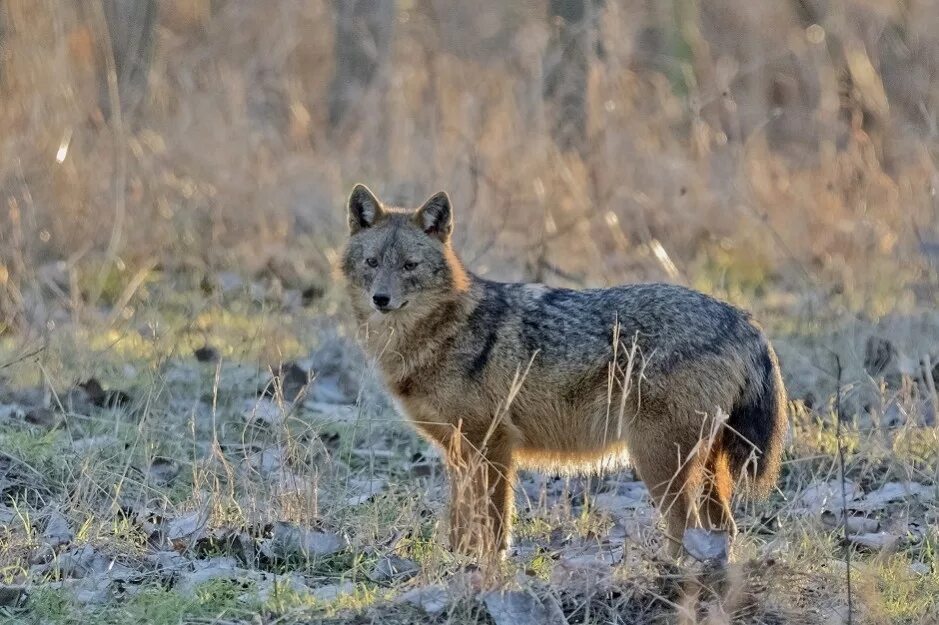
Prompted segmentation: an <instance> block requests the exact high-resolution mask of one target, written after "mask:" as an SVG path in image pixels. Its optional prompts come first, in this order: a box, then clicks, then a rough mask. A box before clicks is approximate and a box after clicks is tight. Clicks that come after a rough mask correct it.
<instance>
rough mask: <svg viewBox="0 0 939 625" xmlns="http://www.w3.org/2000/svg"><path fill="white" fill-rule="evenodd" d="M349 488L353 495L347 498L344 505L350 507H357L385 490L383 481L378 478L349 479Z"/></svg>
mask: <svg viewBox="0 0 939 625" xmlns="http://www.w3.org/2000/svg"><path fill="white" fill-rule="evenodd" d="M349 488H350V489H351V490H352V492H353V493H355V494H354V495H351V496H349V497H348V498H347V499H346V503H347V504H348V505H350V506H357V505H359V504H363V503H365V502H366V501H368V500H370V499H371V498H372V497H374V496H375V495H377V494H378V493H380V492H381V491H382V490H383V489H384V488H385V480H383V479H380V478H372V479H367V480H357V479H351V480H349Z"/></svg>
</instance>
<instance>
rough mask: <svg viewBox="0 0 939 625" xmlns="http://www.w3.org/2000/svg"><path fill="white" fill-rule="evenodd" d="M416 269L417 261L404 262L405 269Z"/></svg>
mask: <svg viewBox="0 0 939 625" xmlns="http://www.w3.org/2000/svg"><path fill="white" fill-rule="evenodd" d="M415 269H417V261H414V260H409V261H407V262H406V263H404V270H405V271H414V270H415Z"/></svg>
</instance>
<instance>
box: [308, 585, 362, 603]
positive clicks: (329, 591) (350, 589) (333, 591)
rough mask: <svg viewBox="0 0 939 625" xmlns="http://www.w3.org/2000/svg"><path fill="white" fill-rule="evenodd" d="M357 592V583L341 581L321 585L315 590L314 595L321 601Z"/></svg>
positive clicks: (332, 599) (333, 599)
mask: <svg viewBox="0 0 939 625" xmlns="http://www.w3.org/2000/svg"><path fill="white" fill-rule="evenodd" d="M354 592H355V584H353V583H352V582H349V581H346V582H340V583H338V584H330V585H328V586H320V587H319V588H316V589H314V590H313V596H314V597H316V598H317V599H318V600H320V601H335V600H336V599H338V598H339V597H342V596H344V595H351V594H352V593H354Z"/></svg>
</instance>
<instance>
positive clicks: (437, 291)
mask: <svg viewBox="0 0 939 625" xmlns="http://www.w3.org/2000/svg"><path fill="white" fill-rule="evenodd" d="M452 231H453V211H452V208H451V207H450V198H449V197H447V194H446V193H444V192H443V191H441V192H439V193H437V194H435V195H433V196H432V197H431V198H430V199H428V200H427V201H426V202H424V204H423V205H422V206H421V207H420V208H418V209H417V210H407V209H401V208H393V207H389V206H384V205H383V204H382V203H381V201H379V199H378V198H377V197H375V195H374V194H373V193H372V192H371V191H369V190H368V188H366V187H365V186H364V185H361V184H360V185H356V186H355V188H354V189H352V194H351V195H350V196H349V233H350V234H349V241H348V244H347V245H346V251H345V256H344V257H343V262H342V271H343V273H344V274H345V278H346V283H347V285H348V288H349V291H350V294H351V296H352V299H353V306H354V307H355V309H356V311H358V312H359V313H360V314H361V315H364V316H370V315H371V314H373V313H374V312H375V311H377V312H378V313H382V314H399V313H402V312H404V311H408V312H410V311H420V310H423V309H426V308H427V307H428V306H433V305H434V304H436V303H438V302H440V301H442V300H444V299H447V298H449V297H452V296H453V295H454V294H455V293H457V292H460V291H462V290H465V289H466V283H467V277H466V272H465V271H464V270H463V267H462V266H461V265H460V262H459V261H458V260H457V258H456V256H455V255H454V253H453V249H452V248H451V246H450V234H451V233H452Z"/></svg>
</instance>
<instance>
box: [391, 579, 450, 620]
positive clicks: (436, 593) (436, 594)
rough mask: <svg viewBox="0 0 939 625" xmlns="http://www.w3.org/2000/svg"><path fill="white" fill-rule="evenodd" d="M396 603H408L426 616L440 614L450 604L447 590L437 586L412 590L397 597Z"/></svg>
mask: <svg viewBox="0 0 939 625" xmlns="http://www.w3.org/2000/svg"><path fill="white" fill-rule="evenodd" d="M396 602H397V603H410V604H411V605H415V606H417V607H419V608H421V609H422V610H424V612H426V613H427V614H430V615H435V614H440V613H441V612H443V611H444V609H445V608H446V607H447V604H448V603H449V602H450V595H449V593H448V592H447V589H446V588H444V587H443V586H441V585H439V584H435V585H433V586H423V587H420V588H414V589H412V590H409V591H407V592H406V593H403V594H401V595H399V596H398V598H397V600H396Z"/></svg>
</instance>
